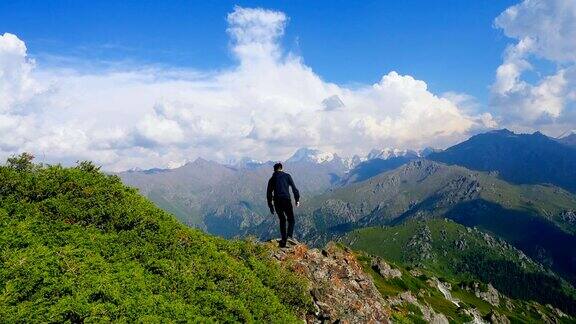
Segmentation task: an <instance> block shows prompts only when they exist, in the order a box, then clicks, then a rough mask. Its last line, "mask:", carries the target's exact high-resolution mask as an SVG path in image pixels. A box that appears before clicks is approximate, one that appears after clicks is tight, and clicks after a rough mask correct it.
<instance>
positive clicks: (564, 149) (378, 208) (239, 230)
mask: <svg viewBox="0 0 576 324" xmlns="http://www.w3.org/2000/svg"><path fill="white" fill-rule="evenodd" d="M572 136H574V135H573V134H569V135H567V136H563V137H560V138H550V137H547V136H545V135H543V134H541V133H538V132H537V133H534V134H516V133H513V132H511V131H509V130H499V131H492V132H488V133H484V134H478V135H475V136H472V137H471V138H470V139H468V140H466V141H464V142H462V143H459V144H457V145H454V146H452V147H450V148H448V149H446V150H443V151H440V150H431V149H428V150H423V151H410V150H393V149H384V150H373V151H372V152H370V153H369V154H367V155H366V156H365V157H362V158H360V157H358V156H356V157H353V158H350V159H346V158H342V157H340V156H338V155H337V154H333V153H325V152H321V151H319V150H314V149H300V150H298V151H297V152H296V153H295V154H294V155H293V156H292V157H291V158H290V159H288V160H286V162H285V163H284V164H285V170H287V172H289V173H291V174H292V176H293V178H294V180H295V182H296V184H297V185H298V187H299V189H300V191H301V193H302V197H303V198H302V207H301V208H299V209H297V210H296V213H297V224H296V233H297V235H298V237H299V238H300V239H302V240H303V241H304V242H307V243H309V244H311V245H312V246H323V245H325V244H326V243H327V242H329V241H331V240H343V241H342V242H344V243H345V244H349V243H350V242H351V241H350V240H346V238H347V237H350V235H351V233H356V232H357V231H360V232H358V233H362V232H361V231H362V229H364V228H373V227H374V226H376V228H385V229H388V228H390V230H391V231H395V228H400V227H401V226H405V224H411V223H412V222H418V221H423V222H430V221H434V220H438V219H449V220H451V221H452V222H454V224H457V225H458V226H463V228H472V229H473V230H478V231H480V232H481V233H484V234H486V235H490V236H491V237H495V238H496V239H498V240H502V242H505V243H506V244H508V245H509V246H510V248H512V249H516V250H517V251H519V253H521V254H522V255H524V257H525V258H526V260H530V262H533V263H534V264H536V265H537V266H538V267H539V269H541V273H542V274H544V273H549V274H551V276H552V277H550V278H556V279H553V280H552V279H550V280H552V281H551V282H556V283H557V285H556V284H555V285H556V286H555V287H556V288H554V289H556V291H557V292H558V293H557V294H556V295H559V296H560V295H562V294H560V292H561V291H564V290H563V289H564V288H563V287H568V288H566V289H567V291H572V289H573V286H572V285H574V284H575V283H576V250H575V249H571V248H566V247H570V246H576V196H575V189H576V172H574V171H573V170H574V166H576V149H575V148H574V147H573V146H571V145H570V143H569V139H570V138H571V137H572ZM272 164H273V162H257V161H253V160H250V159H244V160H243V161H240V162H238V163H235V164H229V165H224V164H220V163H216V162H213V161H206V160H203V159H198V160H196V161H194V162H191V163H188V164H186V165H184V166H182V167H180V168H176V169H166V170H159V169H154V170H147V171H128V172H122V173H119V174H118V175H119V176H120V178H121V179H122V180H123V182H124V183H126V184H128V185H130V186H134V187H137V188H138V189H139V190H140V192H141V193H142V194H144V195H146V196H147V197H149V198H150V199H151V200H152V201H154V202H155V203H156V204H157V205H158V206H160V207H161V208H163V209H165V210H168V211H170V212H172V213H173V214H175V215H176V216H177V217H178V218H179V219H180V220H181V221H182V222H184V223H185V224H188V225H190V226H193V227H199V228H201V229H203V230H205V231H207V232H209V233H212V234H216V235H221V236H224V237H228V238H230V237H244V236H256V237H258V238H260V239H261V240H269V239H271V238H273V237H276V236H277V219H276V217H275V216H272V215H270V213H269V211H268V208H267V206H266V201H265V185H266V182H267V180H268V178H269V176H270V174H271V169H272ZM441 224H443V223H441ZM420 230H421V229H420V228H419V227H417V226H411V227H410V226H409V227H408V231H409V232H410V235H412V236H414V235H417V234H418V231H420ZM407 235H408V234H407ZM370 242H372V243H369V244H368V245H358V246H356V248H357V249H359V250H362V251H366V252H367V253H375V250H374V248H375V247H377V246H380V245H387V244H392V243H393V242H394V238H393V237H390V236H389V235H388V234H386V235H382V236H378V239H377V240H371V241H370ZM378 242H379V243H378ZM469 242H476V243H470V244H475V245H477V244H479V243H477V240H469ZM484 250H486V253H487V254H494V255H497V254H498V253H503V252H502V251H504V250H502V249H500V250H499V251H500V252H498V251H492V252H490V251H489V250H488V249H484ZM406 251H407V250H406ZM406 251H405V252H406ZM416 251H419V252H418V253H424V254H426V252H425V251H424V252H422V251H420V250H418V249H417V250H416ZM474 251H482V249H476V248H475V250H474ZM406 253H407V252H406ZM478 253H480V252H478ZM376 254H378V253H376ZM383 256H385V257H390V256H387V255H383ZM454 258H455V260H459V262H464V261H462V260H467V261H466V262H468V263H470V262H472V261H471V260H472V259H471V257H470V256H469V255H463V254H458V253H456V254H454ZM395 260H396V259H395ZM481 260H484V261H483V262H485V264H483V265H482V266H483V267H484V266H487V267H488V268H490V267H491V268H490V269H492V271H493V272H494V273H495V274H497V273H499V272H498V271H497V270H498V269H499V268H498V267H499V266H500V265H501V264H502V261H498V260H499V259H494V258H487V259H481ZM398 262H400V261H398ZM402 262H403V261H402ZM466 262H465V263H466ZM486 264H487V265H486ZM505 264H506V263H505ZM404 265H405V266H414V264H408V263H406V264H404ZM469 266H471V267H472V265H469ZM434 271H436V270H434ZM434 271H433V272H434ZM434 273H435V274H436V275H442V273H438V271H436V272H434ZM447 275H450V276H453V274H447ZM539 276H540V275H539ZM469 277H470V278H472V279H474V280H479V281H481V282H484V283H487V282H492V283H493V284H494V285H496V282H501V281H502V280H504V281H505V279H502V278H501V277H495V276H492V277H491V276H486V275H481V274H479V273H475V274H472V273H469ZM542 278H544V277H542ZM546 278H548V277H546ZM509 279H510V278H509ZM458 280H463V278H460V279H458ZM546 280H548V279H546ZM555 280H556V281H555ZM500 288H501V289H503V290H504V291H505V292H508V294H512V293H510V291H511V290H510V289H509V288H506V287H503V286H500ZM567 294H568V295H562V296H564V297H561V298H560V299H561V300H563V301H566V300H568V301H569V300H571V299H570V298H572V297H570V298H569V297H567V296H573V295H571V294H572V293H570V292H568V293H567ZM512 295H513V294H512ZM535 296H536V295H530V294H527V295H525V296H523V298H532V299H533V298H536V297H537V298H539V299H537V300H540V301H541V302H546V301H550V300H552V301H554V300H553V298H552V297H550V296H545V294H544V293H538V296H536V297H535ZM553 305H556V306H558V305H561V306H562V307H561V308H562V309H564V310H566V309H572V308H570V307H572V306H570V305H572V304H570V303H569V304H562V302H560V301H558V300H556V301H554V303H553ZM567 305H568V306H567Z"/></svg>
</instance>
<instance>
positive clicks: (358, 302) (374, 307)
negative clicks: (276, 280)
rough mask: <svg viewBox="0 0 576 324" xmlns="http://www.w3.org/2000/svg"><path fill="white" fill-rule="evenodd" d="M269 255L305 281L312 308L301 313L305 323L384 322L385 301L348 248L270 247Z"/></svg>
mask: <svg viewBox="0 0 576 324" xmlns="http://www.w3.org/2000/svg"><path fill="white" fill-rule="evenodd" d="M273 256H274V258H276V259H277V260H278V261H279V262H281V263H282V264H283V265H284V266H286V267H288V268H289V269H291V270H292V271H294V272H296V273H299V274H301V275H302V276H303V277H305V278H307V279H308V280H309V288H310V294H311V295H312V299H313V301H314V305H315V308H316V311H315V312H314V313H310V314H306V315H305V320H306V322H307V323H388V319H389V314H388V312H387V311H386V308H385V306H386V302H385V301H384V299H383V298H382V296H381V295H380V293H379V292H378V290H377V289H376V286H375V285H374V283H373V282H372V278H371V277H370V276H369V275H367V274H365V273H364V271H363V270H362V266H361V265H360V263H359V262H358V260H357V259H356V256H355V255H354V254H353V253H352V252H351V251H348V250H347V249H343V248H340V247H338V246H336V244H333V243H329V244H328V246H327V247H326V248H325V249H324V250H318V249H310V248H308V247H307V246H305V245H301V244H298V245H295V246H292V247H289V248H286V249H274V250H273Z"/></svg>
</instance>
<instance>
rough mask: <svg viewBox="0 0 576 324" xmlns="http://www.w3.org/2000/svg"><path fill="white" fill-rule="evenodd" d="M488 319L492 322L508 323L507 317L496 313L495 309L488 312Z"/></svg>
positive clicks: (496, 323) (498, 323)
mask: <svg viewBox="0 0 576 324" xmlns="http://www.w3.org/2000/svg"><path fill="white" fill-rule="evenodd" d="M488 319H489V320H490V323H492V324H510V320H509V319H508V317H506V316H504V315H501V314H498V313H497V312H496V311H492V312H491V313H490V314H488Z"/></svg>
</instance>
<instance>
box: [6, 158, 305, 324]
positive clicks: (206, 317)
mask: <svg viewBox="0 0 576 324" xmlns="http://www.w3.org/2000/svg"><path fill="white" fill-rule="evenodd" d="M310 305H311V301H310V296H309V294H308V293H307V288H306V286H305V282H304V281H303V280H302V279H300V278H298V277H296V276H295V275H294V274H292V273H290V272H288V271H286V270H283V269H282V268H281V267H279V266H278V265H277V264H276V263H274V262H273V261H272V260H271V258H270V257H269V252H268V251H266V250H265V248H264V247H262V246H261V245H259V244H256V243H253V242H249V241H240V240H237V241H226V240H224V239H220V238H217V237H213V236H210V235H207V234H205V233H203V232H201V231H199V230H195V229H191V228H187V227H186V226H184V225H181V224H179V223H178V222H177V221H176V220H175V218H174V217H173V216H172V215H170V214H168V213H166V212H164V211H162V210H160V209H158V208H156V207H155V206H154V205H153V204H152V203H151V202H149V201H148V200H146V199H145V198H143V197H142V196H141V195H139V194H138V192H137V191H136V190H134V189H131V188H128V187H126V186H124V185H123V184H122V183H121V182H120V180H119V179H118V178H117V177H116V176H110V175H105V174H103V173H101V172H100V171H99V168H98V167H96V166H95V165H93V164H92V163H89V162H81V163H79V164H78V166H77V167H73V168H63V167H61V166H58V165H56V166H39V165H33V164H32V163H31V158H30V156H29V155H21V156H19V157H13V158H11V160H9V162H8V163H7V165H6V166H0V314H2V317H3V321H6V322H16V321H19V322H66V321H69V322H83V321H86V322H93V321H106V322H107V321H121V322H134V321H139V322H166V321H194V322H196V321H201V322H210V321H218V322H254V321H257V322H297V321H298V316H299V315H301V314H302V313H303V312H306V311H307V310H308V309H309V308H310Z"/></svg>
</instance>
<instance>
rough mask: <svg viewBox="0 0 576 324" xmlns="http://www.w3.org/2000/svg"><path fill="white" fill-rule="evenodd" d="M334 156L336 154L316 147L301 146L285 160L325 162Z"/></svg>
mask: <svg viewBox="0 0 576 324" xmlns="http://www.w3.org/2000/svg"><path fill="white" fill-rule="evenodd" d="M334 158H336V154H334V153H330V152H322V151H320V150H317V149H311V148H307V147H304V148H301V149H298V150H297V151H296V153H294V155H292V157H290V158H289V159H288V160H287V161H286V162H304V161H306V162H313V163H318V164H320V163H325V162H330V161H332V160H334Z"/></svg>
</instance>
